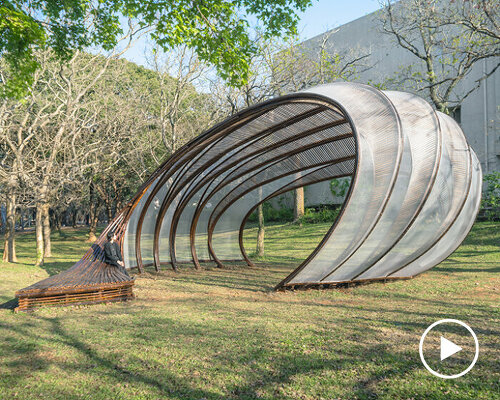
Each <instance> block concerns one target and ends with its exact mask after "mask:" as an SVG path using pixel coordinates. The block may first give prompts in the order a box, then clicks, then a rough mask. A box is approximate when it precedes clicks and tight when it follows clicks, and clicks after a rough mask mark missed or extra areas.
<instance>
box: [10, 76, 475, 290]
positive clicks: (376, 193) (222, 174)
mask: <svg viewBox="0 0 500 400" xmlns="http://www.w3.org/2000/svg"><path fill="white" fill-rule="evenodd" d="M346 176H351V177H352V179H351V185H350V188H349V191H348V193H347V196H346V200H345V202H344V204H343V206H342V209H341V211H340V214H339V217H338V218H337V220H336V222H335V223H334V224H333V226H332V227H331V228H330V230H329V231H328V233H327V234H326V235H325V237H324V238H323V240H322V241H321V242H320V243H319V245H318V246H317V248H316V249H314V251H313V252H312V253H311V254H310V256H309V257H308V258H307V259H306V260H304V261H303V263H302V264H301V265H300V266H299V267H298V268H297V269H296V270H295V271H293V272H292V273H291V274H290V275H289V276H288V277H286V278H285V279H284V280H283V281H282V282H281V283H280V284H279V285H278V288H279V287H286V286H296V285H311V284H328V283H340V282H352V281H360V280H373V279H390V278H402V277H413V276H415V275H417V274H419V273H421V272H423V271H426V270H427V269H429V268H431V267H433V266H434V265H436V264H438V263H440V262H441V261H442V260H444V259H445V258H446V257H448V256H449V255H450V254H451V253H452V252H453V251H454V250H455V249H456V248H457V247H458V245H459V244H460V243H461V242H462V240H463V239H464V238H465V236H466V235H467V233H468V232H469V230H470V229H471V227H472V224H473V222H474V219H475V216H476V214H477V211H478V208H479V204H480V198H481V185H482V177H481V169H480V165H479V162H478V159H477V157H476V155H475V154H474V152H473V151H472V149H471V148H470V146H469V145H468V144H467V142H466V140H465V137H464V135H463V133H462V131H461V129H460V127H459V126H458V124H457V123H456V122H455V121H454V120H452V119H451V118H449V117H448V116H446V115H444V114H442V113H440V112H436V111H434V110H433V109H432V107H431V106H430V105H429V104H428V103H427V102H426V101H424V100H422V99H421V98H419V97H417V96H415V95H412V94H409V93H402V92H394V91H380V90H378V89H376V88H373V87H370V86H367V85H362V84H354V83H332V84H328V85H323V86H318V87H315V88H312V89H309V90H307V91H303V92H299V93H296V94H292V95H287V96H283V97H279V98H276V99H273V100H270V101H267V102H265V103H261V104H258V105H256V106H253V107H250V108H248V109H246V110H244V111H242V112H240V113H238V114H236V115H234V116H232V117H230V118H229V119H227V120H226V121H224V122H222V123H220V124H218V125H216V126H214V127H213V128H211V129H209V130H208V131H206V132H204V133H203V134H201V135H199V136H198V137H197V138H196V139H194V140H193V141H191V142H190V143H188V144H187V145H185V146H184V147H182V148H181V149H180V150H179V151H177V152H176V153H175V154H174V155H173V156H172V157H170V158H169V159H168V160H167V161H166V162H165V163H164V164H163V165H162V166H161V167H160V168H159V169H158V170H157V171H156V172H155V173H154V174H153V175H152V176H151V177H150V178H149V179H148V181H147V182H145V183H144V184H143V186H142V187H141V189H140V190H139V192H138V193H137V194H136V195H135V197H134V198H133V199H132V201H131V202H130V203H129V204H128V206H127V207H126V208H125V209H124V210H122V211H121V212H120V213H119V215H118V216H117V217H116V218H115V220H114V221H113V222H112V223H111V224H110V225H109V226H108V227H107V229H106V230H105V231H104V233H103V235H101V237H100V238H99V240H98V242H96V244H94V249H91V250H89V252H88V253H87V254H86V255H85V256H84V258H83V259H82V260H81V261H79V262H78V263H77V264H75V265H74V266H73V267H72V268H71V269H70V270H68V271H65V272H63V273H61V274H60V275H56V276H54V277H50V278H48V279H46V280H44V281H42V282H39V283H38V284H35V285H32V287H29V288H26V289H23V290H21V291H19V292H18V293H20V294H22V293H31V294H33V293H34V292H40V293H42V292H44V291H45V292H47V291H49V292H50V290H51V288H52V285H55V286H57V288H58V290H64V288H62V287H61V285H63V286H64V284H65V283H66V282H69V283H68V290H69V288H70V287H71V285H77V286H78V285H79V282H80V281H82V280H84V281H85V285H92V284H93V283H92V282H90V281H91V279H90V281H89V277H94V276H97V277H99V276H101V278H102V279H100V281H99V282H98V283H96V284H98V285H104V284H106V283H109V282H117V281H119V280H120V279H118V278H116V277H114V276H113V277H109V278H108V277H107V276H108V275H107V274H102V273H100V272H99V271H100V270H101V269H102V268H104V267H103V263H102V262H101V261H102V251H101V250H100V249H101V247H100V246H101V245H102V243H103V242H104V235H105V234H106V232H108V231H109V230H110V229H113V230H115V231H116V233H117V234H118V236H119V237H120V242H121V244H122V251H123V256H124V260H125V263H126V266H127V267H136V266H137V267H139V269H140V270H142V267H143V266H145V265H148V264H149V265H151V264H154V265H155V266H156V267H159V266H160V265H162V264H170V265H172V266H173V267H174V268H176V266H177V265H178V264H179V263H181V262H193V263H194V264H195V266H197V267H198V266H199V263H200V262H201V261H204V260H213V261H215V262H217V263H218V264H220V265H222V264H223V262H225V261H229V260H242V259H244V260H246V261H247V262H248V263H251V262H250V260H249V259H248V257H247V255H246V253H245V249H244V247H243V240H242V232H243V228H244V226H245V222H246V220H247V218H248V217H249V215H250V214H251V212H252V211H253V210H254V209H255V208H256V207H257V206H258V205H259V204H261V203H262V202H264V201H266V200H268V199H270V198H272V197H274V196H278V195H280V194H282V193H285V192H287V191H290V190H293V189H295V188H297V187H302V186H305V185H309V184H312V183H316V182H321V181H329V180H331V179H334V178H339V177H346ZM96 246H97V247H96ZM96 249H97V251H96ZM97 261H99V262H97ZM89 271H90V272H89ZM80 275H81V276H80ZM63 278H64V279H63ZM101 281H102V282H101ZM108 281H109V282H108Z"/></svg>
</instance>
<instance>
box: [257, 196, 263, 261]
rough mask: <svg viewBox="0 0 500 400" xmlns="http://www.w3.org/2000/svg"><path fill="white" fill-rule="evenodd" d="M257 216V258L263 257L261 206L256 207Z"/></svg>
mask: <svg viewBox="0 0 500 400" xmlns="http://www.w3.org/2000/svg"><path fill="white" fill-rule="evenodd" d="M257 215H258V219H259V231H258V232H257V249H256V253H257V257H262V256H263V255H264V234H265V228H264V210H263V207H262V204H260V205H259V206H258V207H257Z"/></svg>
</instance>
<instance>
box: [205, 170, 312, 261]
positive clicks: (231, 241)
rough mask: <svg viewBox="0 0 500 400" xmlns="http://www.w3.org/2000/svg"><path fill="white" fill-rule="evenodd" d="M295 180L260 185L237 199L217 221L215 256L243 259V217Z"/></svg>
mask: <svg viewBox="0 0 500 400" xmlns="http://www.w3.org/2000/svg"><path fill="white" fill-rule="evenodd" d="M319 168H320V167H315V168H311V169H308V170H305V171H304V173H305V174H307V173H310V172H312V171H313V170H315V169H319ZM295 179H296V175H295V174H290V175H288V176H284V177H282V178H279V179H276V180H273V181H271V182H269V183H267V184H264V185H260V186H258V187H256V188H255V189H253V190H251V191H250V192H248V193H245V194H244V195H242V196H238V197H236V199H237V200H236V201H235V202H234V203H232V205H231V206H230V207H229V208H228V209H227V210H225V211H224V213H223V214H222V217H221V218H220V219H219V220H218V221H217V225H216V227H217V230H216V231H214V234H213V237H212V243H213V248H214V251H215V255H216V256H217V258H218V259H219V260H221V261H223V260H239V259H241V258H242V255H241V252H240V247H239V241H238V235H239V228H240V225H241V217H242V216H243V215H245V214H246V212H247V211H248V210H249V209H250V208H251V207H252V206H253V205H254V204H257V203H259V202H260V201H261V200H263V199H264V198H265V197H267V196H268V195H270V194H271V193H273V192H275V191H276V190H278V189H279V188H281V187H283V186H285V185H287V184H288V183H290V182H291V181H293V180H295Z"/></svg>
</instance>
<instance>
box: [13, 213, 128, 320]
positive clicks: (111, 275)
mask: <svg viewBox="0 0 500 400" xmlns="http://www.w3.org/2000/svg"><path fill="white" fill-rule="evenodd" d="M126 211H127V210H123V211H122V212H121V213H120V214H119V215H118V216H117V218H115V220H114V221H113V222H112V223H111V224H110V225H109V226H108V228H106V230H105V231H104V232H103V233H102V234H101V236H100V237H99V238H98V239H97V241H96V242H95V243H94V244H93V245H92V246H91V248H90V249H89V250H88V251H87V253H85V255H84V256H83V257H82V259H81V260H80V261H78V262H77V263H76V264H74V265H73V266H72V267H71V268H69V269H68V270H66V271H63V272H61V273H59V274H57V275H54V276H51V277H49V278H47V279H44V280H42V281H40V282H37V283H35V284H33V285H31V286H28V287H26V288H24V289H21V290H18V291H17V292H16V294H15V295H16V297H17V298H18V303H19V305H18V307H17V308H16V311H26V310H30V309H32V308H35V307H40V306H62V305H76V304H92V303H103V302H113V301H126V300H130V299H133V298H134V294H133V292H132V287H133V285H134V279H133V278H130V277H129V276H127V275H126V274H124V273H122V272H121V271H120V270H119V269H118V268H116V267H114V266H112V265H108V264H106V263H105V262H104V261H103V260H104V250H103V245H104V243H105V242H106V239H105V238H106V234H107V232H109V231H110V230H112V229H113V228H116V229H117V233H118V234H119V235H120V236H121V233H122V227H123V226H122V222H123V216H124V214H126Z"/></svg>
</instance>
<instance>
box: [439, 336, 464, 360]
mask: <svg viewBox="0 0 500 400" xmlns="http://www.w3.org/2000/svg"><path fill="white" fill-rule="evenodd" d="M461 350H462V348H461V347H460V346H457V345H456V344H455V343H453V342H452V341H450V340H448V339H446V338H444V337H442V336H441V361H443V360H444V359H445V358H448V357H450V356H452V355H453V354H455V353H458V352H459V351H461Z"/></svg>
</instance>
